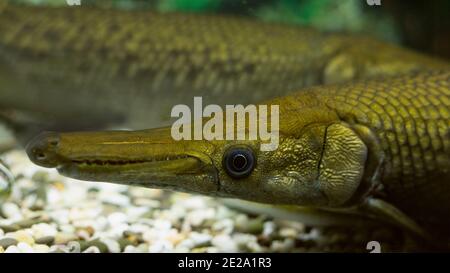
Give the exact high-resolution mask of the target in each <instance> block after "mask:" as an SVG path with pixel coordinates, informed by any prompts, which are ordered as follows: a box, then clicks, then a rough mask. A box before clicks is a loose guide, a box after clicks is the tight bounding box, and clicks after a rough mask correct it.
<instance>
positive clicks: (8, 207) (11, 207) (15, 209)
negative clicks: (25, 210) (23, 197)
mask: <svg viewBox="0 0 450 273" xmlns="http://www.w3.org/2000/svg"><path fill="white" fill-rule="evenodd" d="M2 212H3V215H5V216H6V218H11V219H21V218H22V213H21V212H20V208H19V206H18V205H16V204H14V203H11V202H7V203H4V204H3V206H2Z"/></svg>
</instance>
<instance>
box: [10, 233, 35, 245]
mask: <svg viewBox="0 0 450 273" xmlns="http://www.w3.org/2000/svg"><path fill="white" fill-rule="evenodd" d="M13 237H14V239H16V240H17V241H19V242H22V243H26V244H29V245H33V244H34V239H33V236H31V235H30V233H29V232H26V231H25V230H19V231H16V232H15V233H13Z"/></svg>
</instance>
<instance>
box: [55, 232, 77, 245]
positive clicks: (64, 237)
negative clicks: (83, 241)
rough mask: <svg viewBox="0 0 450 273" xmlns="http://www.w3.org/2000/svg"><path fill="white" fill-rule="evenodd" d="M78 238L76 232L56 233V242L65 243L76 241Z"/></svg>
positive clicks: (58, 243)
mask: <svg viewBox="0 0 450 273" xmlns="http://www.w3.org/2000/svg"><path fill="white" fill-rule="evenodd" d="M77 239H78V236H76V235H75V234H72V233H61V232H59V233H57V234H56V235H55V244H57V245H64V244H67V243H68V242H70V241H75V240H77Z"/></svg>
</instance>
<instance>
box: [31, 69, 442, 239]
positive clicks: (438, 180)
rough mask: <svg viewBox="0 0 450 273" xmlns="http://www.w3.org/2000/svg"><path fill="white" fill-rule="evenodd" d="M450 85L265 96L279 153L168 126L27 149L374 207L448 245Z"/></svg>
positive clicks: (67, 162) (199, 182)
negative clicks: (179, 134)
mask: <svg viewBox="0 0 450 273" xmlns="http://www.w3.org/2000/svg"><path fill="white" fill-rule="evenodd" d="M449 83H450V71H449V70H443V71H434V72H423V73H415V74H411V75H405V76H398V77H394V78H389V79H384V80H383V81H380V80H378V79H373V80H364V81H358V82H353V83H347V84H337V85H325V86H317V87H312V88H307V89H305V90H302V91H300V92H297V93H294V94H291V95H288V96H285V97H281V98H276V99H273V100H270V101H268V102H265V103H263V104H267V105H279V109H280V111H279V117H280V118H279V147H278V149H276V150H275V151H261V150H260V145H261V141H260V140H242V141H233V140H210V141H207V140H196V141H192V140H191V141H187V140H180V141H175V140H173V138H172V137H171V129H170V128H169V127H167V128H158V129H149V130H138V131H103V132H101V131H100V132H78V133H75V132H73V133H55V132H53V133H50V132H49V133H45V134H42V135H40V136H38V137H36V138H35V139H34V140H33V141H32V142H30V144H29V145H28V147H27V152H28V155H29V157H30V159H31V160H32V161H33V162H34V163H36V164H38V165H41V166H44V167H48V168H57V169H58V171H59V172H60V173H61V174H63V175H65V176H69V177H73V178H76V179H80V180H87V181H105V182H113V183H121V184H126V185H137V186H143V187H151V188H162V189H170V190H176V191H186V192H195V193H200V194H205V195H210V196H218V197H231V198H239V199H244V200H249V201H253V202H260V203H265V204H275V205H289V206H300V207H305V206H306V207H312V208H319V209H324V210H329V211H335V212H352V213H357V214H360V215H370V216H373V217H375V219H378V220H379V221H382V222H386V223H388V222H389V223H393V224H396V225H398V226H401V227H402V228H404V229H405V230H409V231H411V232H413V233H415V234H417V235H419V236H423V238H427V239H430V240H434V242H438V243H440V244H443V245H445V246H446V247H448V246H449V245H448V243H449V241H450V233H449V232H450V218H449V217H448V215H450V202H449V197H450V86H449ZM431 238H432V239H431Z"/></svg>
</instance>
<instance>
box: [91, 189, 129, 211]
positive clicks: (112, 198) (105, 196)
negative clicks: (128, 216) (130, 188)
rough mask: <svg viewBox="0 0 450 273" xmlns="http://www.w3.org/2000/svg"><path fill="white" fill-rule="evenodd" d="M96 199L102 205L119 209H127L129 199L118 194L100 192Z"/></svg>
mask: <svg viewBox="0 0 450 273" xmlns="http://www.w3.org/2000/svg"><path fill="white" fill-rule="evenodd" d="M98 198H99V200H100V201H102V202H103V203H108V204H113V205H116V206H119V207H127V206H129V205H130V198H129V197H128V196H125V195H123V194H120V193H114V192H109V191H108V192H102V193H101V194H100V195H99V197H98Z"/></svg>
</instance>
